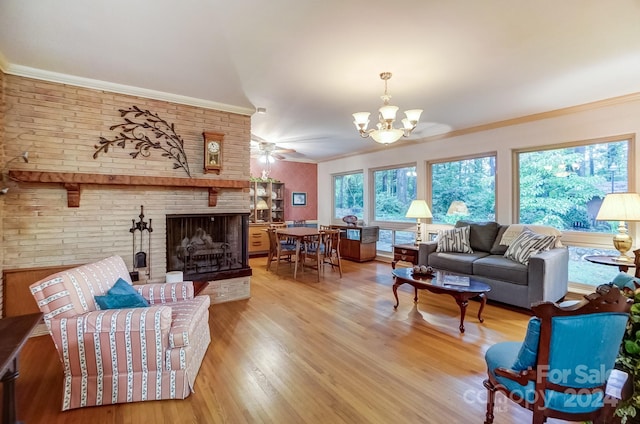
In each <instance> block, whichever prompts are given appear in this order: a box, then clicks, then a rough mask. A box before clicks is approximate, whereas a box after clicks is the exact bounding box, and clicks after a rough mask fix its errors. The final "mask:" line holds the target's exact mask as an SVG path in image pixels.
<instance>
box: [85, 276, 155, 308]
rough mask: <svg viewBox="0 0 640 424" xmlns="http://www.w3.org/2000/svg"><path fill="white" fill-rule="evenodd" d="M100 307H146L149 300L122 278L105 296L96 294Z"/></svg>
mask: <svg viewBox="0 0 640 424" xmlns="http://www.w3.org/2000/svg"><path fill="white" fill-rule="evenodd" d="M94 300H95V301H96V303H97V304H98V306H99V307H100V309H119V308H144V307H147V306H149V302H147V301H146V300H145V298H144V297H142V296H141V295H140V293H138V292H137V291H136V289H134V288H133V286H132V285H131V284H129V283H127V282H126V281H125V280H123V279H122V278H118V281H116V283H115V284H114V285H113V287H111V288H110V289H109V291H108V292H107V294H106V295H105V296H94Z"/></svg>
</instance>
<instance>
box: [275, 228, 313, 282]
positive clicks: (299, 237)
mask: <svg viewBox="0 0 640 424" xmlns="http://www.w3.org/2000/svg"><path fill="white" fill-rule="evenodd" d="M276 234H283V235H286V236H287V237H290V238H293V239H295V241H296V258H295V263H294V267H293V279H294V280H295V279H296V275H297V272H298V263H299V261H300V246H301V245H302V243H303V242H304V239H305V238H307V237H312V236H318V235H319V234H320V230H319V229H317V228H314V227H287V228H278V229H277V230H276ZM303 267H304V264H303ZM319 271H320V270H318V272H319Z"/></svg>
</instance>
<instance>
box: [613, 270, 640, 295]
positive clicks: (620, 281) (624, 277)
mask: <svg viewBox="0 0 640 424" xmlns="http://www.w3.org/2000/svg"><path fill="white" fill-rule="evenodd" d="M611 282H612V283H613V284H615V285H616V286H618V288H619V289H620V290H622V289H625V288H626V289H630V290H635V289H636V288H637V287H638V286H640V279H638V278H634V277H633V275H629V274H627V273H626V272H622V271H621V272H619V273H618V275H616V276H615V277H614V278H613V280H611Z"/></svg>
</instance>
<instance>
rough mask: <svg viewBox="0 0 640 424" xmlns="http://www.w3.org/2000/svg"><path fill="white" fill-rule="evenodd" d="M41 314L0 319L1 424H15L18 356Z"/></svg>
mask: <svg viewBox="0 0 640 424" xmlns="http://www.w3.org/2000/svg"><path fill="white" fill-rule="evenodd" d="M40 318H42V313H40V312H38V313H35V314H29V315H18V316H15V317H8V318H3V319H0V347H1V348H0V375H1V376H2V380H1V381H2V391H3V396H2V424H9V423H11V424H13V423H17V422H18V421H17V417H16V395H15V380H16V379H17V378H18V356H19V355H20V350H21V349H22V346H24V344H25V343H26V341H27V339H28V338H29V334H30V333H31V331H32V330H33V329H34V328H35V326H36V325H37V324H38V323H39V322H40Z"/></svg>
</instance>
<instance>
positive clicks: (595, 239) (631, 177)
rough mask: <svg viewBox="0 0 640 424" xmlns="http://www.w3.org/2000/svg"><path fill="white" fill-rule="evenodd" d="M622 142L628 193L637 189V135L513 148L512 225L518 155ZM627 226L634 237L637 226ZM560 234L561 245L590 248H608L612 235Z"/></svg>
mask: <svg viewBox="0 0 640 424" xmlns="http://www.w3.org/2000/svg"><path fill="white" fill-rule="evenodd" d="M621 141H627V142H628V147H627V191H630V192H635V191H636V188H635V187H636V184H635V181H636V169H635V157H636V153H635V144H636V142H635V141H636V136H635V134H633V133H628V134H620V135H613V136H607V137H598V138H591V139H586V140H575V141H568V142H563V143H553V144H545V145H541V146H533V147H525V148H519V149H512V156H511V157H512V170H513V175H512V181H513V185H512V189H513V193H512V196H513V201H512V203H511V204H512V211H511V213H512V216H513V222H515V223H520V161H519V160H518V159H519V154H520V153H531V152H541V151H546V150H556V149H564V148H570V147H579V146H587V145H593V144H603V143H615V142H621ZM627 225H628V228H629V233H631V234H632V237H633V238H636V237H635V234H636V228H635V227H636V225H635V224H634V223H632V222H628V223H627ZM560 231H561V232H562V242H563V243H565V242H567V243H569V244H570V245H576V246H591V247H598V248H602V247H608V246H609V245H611V237H612V235H611V234H610V233H597V232H587V231H579V230H560Z"/></svg>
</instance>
